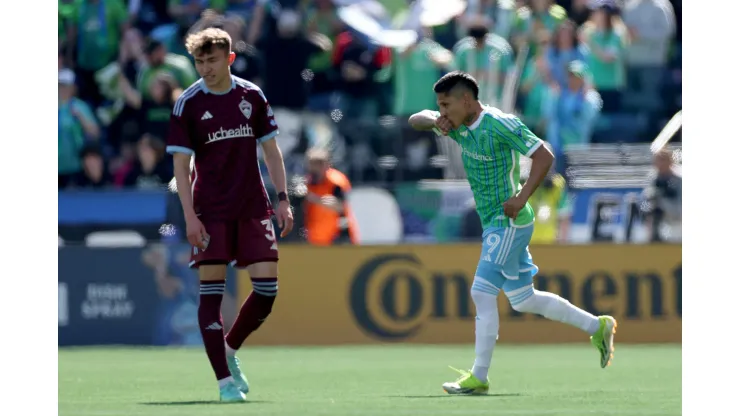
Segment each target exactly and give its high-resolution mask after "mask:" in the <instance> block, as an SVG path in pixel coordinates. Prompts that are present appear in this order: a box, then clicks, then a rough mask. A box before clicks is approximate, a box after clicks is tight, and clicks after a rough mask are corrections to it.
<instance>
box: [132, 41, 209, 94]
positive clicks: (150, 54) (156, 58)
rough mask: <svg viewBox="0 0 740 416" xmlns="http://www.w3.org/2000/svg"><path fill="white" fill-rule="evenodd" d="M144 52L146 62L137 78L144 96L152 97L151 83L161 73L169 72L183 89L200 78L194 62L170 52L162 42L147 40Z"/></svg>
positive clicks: (137, 84)
mask: <svg viewBox="0 0 740 416" xmlns="http://www.w3.org/2000/svg"><path fill="white" fill-rule="evenodd" d="M144 52H145V63H144V65H143V66H142V67H141V69H139V75H138V77H137V80H136V88H137V89H138V90H139V92H140V93H141V94H142V96H143V97H144V98H151V95H150V91H151V83H152V81H153V80H154V79H155V77H156V76H157V75H159V74H162V73H165V74H168V75H169V76H170V77H171V78H172V79H174V80H175V81H176V83H177V85H176V87H179V88H183V89H184V88H187V87H189V86H190V84H192V83H193V82H195V81H197V80H198V74H197V73H196V72H195V67H194V66H193V64H192V62H190V60H189V59H188V58H187V57H185V56H182V55H176V54H173V53H168V52H167V47H166V46H165V45H164V44H163V43H162V42H160V41H158V40H154V39H149V40H147V44H146V47H145V50H144Z"/></svg>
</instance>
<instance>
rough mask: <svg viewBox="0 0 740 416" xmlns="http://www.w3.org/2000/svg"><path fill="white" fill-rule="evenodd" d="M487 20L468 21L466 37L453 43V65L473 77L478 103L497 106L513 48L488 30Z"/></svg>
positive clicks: (511, 59) (490, 24) (510, 65)
mask: <svg viewBox="0 0 740 416" xmlns="http://www.w3.org/2000/svg"><path fill="white" fill-rule="evenodd" d="M491 26H492V23H491V21H490V19H488V18H485V17H479V18H478V19H477V20H474V21H471V22H469V23H468V27H469V31H468V36H466V37H464V38H462V39H460V41H459V42H457V44H456V45H455V48H454V54H455V66H456V68H457V69H459V70H461V71H465V72H467V73H469V74H471V75H473V76H474V77H475V79H476V80H477V81H478V85H479V88H480V100H481V102H483V103H485V104H488V105H492V106H500V101H501V93H502V90H503V85H504V81H505V80H506V74H507V73H508V72H509V70H511V68H512V66H513V50H512V49H511V45H509V42H507V41H506V39H504V38H502V37H501V36H498V35H496V34H494V33H489V28H490V27H491Z"/></svg>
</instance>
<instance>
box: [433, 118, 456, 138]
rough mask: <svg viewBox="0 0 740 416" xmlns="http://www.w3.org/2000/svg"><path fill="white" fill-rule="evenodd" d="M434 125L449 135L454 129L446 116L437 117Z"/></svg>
mask: <svg viewBox="0 0 740 416" xmlns="http://www.w3.org/2000/svg"><path fill="white" fill-rule="evenodd" d="M434 126H435V127H437V128H438V129H439V130H440V131H441V132H442V134H444V135H447V134H448V133H449V132H450V130H452V129H453V127H452V122H451V121H450V120H449V119H448V118H447V117H445V116H439V117H437V120H435V121H434Z"/></svg>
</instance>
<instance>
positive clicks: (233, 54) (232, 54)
mask: <svg viewBox="0 0 740 416" xmlns="http://www.w3.org/2000/svg"><path fill="white" fill-rule="evenodd" d="M234 59H236V54H235V53H234V52H230V53H229V65H231V64H233V63H234Z"/></svg>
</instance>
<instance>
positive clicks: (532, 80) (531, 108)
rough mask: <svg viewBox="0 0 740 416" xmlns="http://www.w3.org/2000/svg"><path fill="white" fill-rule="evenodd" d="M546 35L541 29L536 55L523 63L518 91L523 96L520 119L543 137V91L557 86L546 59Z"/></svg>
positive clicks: (547, 42)
mask: <svg viewBox="0 0 740 416" xmlns="http://www.w3.org/2000/svg"><path fill="white" fill-rule="evenodd" d="M547 36H548V35H547V32H545V31H543V32H542V34H541V38H540V43H539V45H538V46H539V47H538V48H537V55H535V56H534V58H533V59H530V60H529V61H528V62H527V64H526V65H525V67H524V71H523V72H522V81H521V86H520V92H521V94H522V97H523V98H524V108H523V109H522V121H523V122H524V123H525V124H526V125H527V126H529V127H530V128H531V129H532V131H534V132H535V133H536V134H537V135H538V136H540V137H544V134H542V133H543V131H544V127H545V126H544V120H543V118H542V110H543V103H544V99H545V93H546V92H547V89H548V88H549V87H550V86H551V85H552V87H554V88H558V86H557V85H558V84H557V82H555V80H554V79H553V77H552V71H551V68H550V64H549V62H548V60H547V52H548V45H549V43H550V41H549V39H548V37H547Z"/></svg>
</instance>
